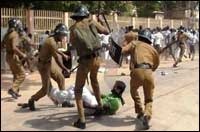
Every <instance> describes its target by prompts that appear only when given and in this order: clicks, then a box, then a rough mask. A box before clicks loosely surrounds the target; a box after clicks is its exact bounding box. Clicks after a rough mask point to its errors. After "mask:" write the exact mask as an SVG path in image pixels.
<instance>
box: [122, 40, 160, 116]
mask: <svg viewBox="0 0 200 132" xmlns="http://www.w3.org/2000/svg"><path fill="white" fill-rule="evenodd" d="M122 53H128V54H130V55H131V61H130V71H131V73H130V76H131V81H130V92H131V96H132V98H133V100H134V102H135V112H136V113H139V114H141V113H144V114H145V115H147V116H149V117H150V118H151V115H152V102H153V91H154V87H155V86H154V78H153V71H155V70H156V69H157V67H158V65H159V63H160V60H159V55H158V53H157V51H156V50H155V49H154V48H153V47H152V46H150V45H149V44H146V43H144V42H141V41H131V42H130V43H128V44H127V45H126V46H125V47H123V48H122ZM143 63H145V65H149V66H151V68H142V67H137V66H138V65H141V64H143ZM140 86H143V91H144V101H145V109H144V110H143V108H142V103H141V100H140V97H139V94H138V91H137V90H138V88H139V87H140Z"/></svg>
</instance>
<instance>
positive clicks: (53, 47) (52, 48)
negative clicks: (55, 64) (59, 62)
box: [49, 41, 57, 57]
mask: <svg viewBox="0 0 200 132" xmlns="http://www.w3.org/2000/svg"><path fill="white" fill-rule="evenodd" d="M49 50H50V53H51V55H52V56H53V57H57V53H56V52H57V46H56V43H55V42H52V41H51V42H50V44H49Z"/></svg>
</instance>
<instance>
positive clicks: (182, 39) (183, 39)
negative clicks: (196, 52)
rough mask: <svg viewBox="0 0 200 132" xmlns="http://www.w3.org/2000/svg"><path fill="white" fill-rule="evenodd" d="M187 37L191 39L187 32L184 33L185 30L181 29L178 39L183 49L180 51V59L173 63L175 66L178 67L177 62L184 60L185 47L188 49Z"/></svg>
mask: <svg viewBox="0 0 200 132" xmlns="http://www.w3.org/2000/svg"><path fill="white" fill-rule="evenodd" d="M187 39H189V37H188V36H187V35H186V33H184V30H183V29H179V31H178V33H177V40H178V46H179V48H180V50H181V51H180V54H179V57H178V59H177V60H176V61H175V63H174V64H173V67H177V64H178V63H179V62H182V58H183V55H184V53H185V49H186V40H187Z"/></svg>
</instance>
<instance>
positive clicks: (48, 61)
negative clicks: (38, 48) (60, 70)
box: [38, 58, 51, 64]
mask: <svg viewBox="0 0 200 132" xmlns="http://www.w3.org/2000/svg"><path fill="white" fill-rule="evenodd" d="M38 62H42V63H44V64H46V63H50V62H51V60H47V61H43V60H41V59H40V58H38Z"/></svg>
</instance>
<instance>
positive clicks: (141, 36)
mask: <svg viewBox="0 0 200 132" xmlns="http://www.w3.org/2000/svg"><path fill="white" fill-rule="evenodd" d="M138 40H140V41H143V42H146V43H148V44H151V43H152V42H151V32H150V31H149V30H147V29H144V30H142V31H141V32H139V33H138Z"/></svg>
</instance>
